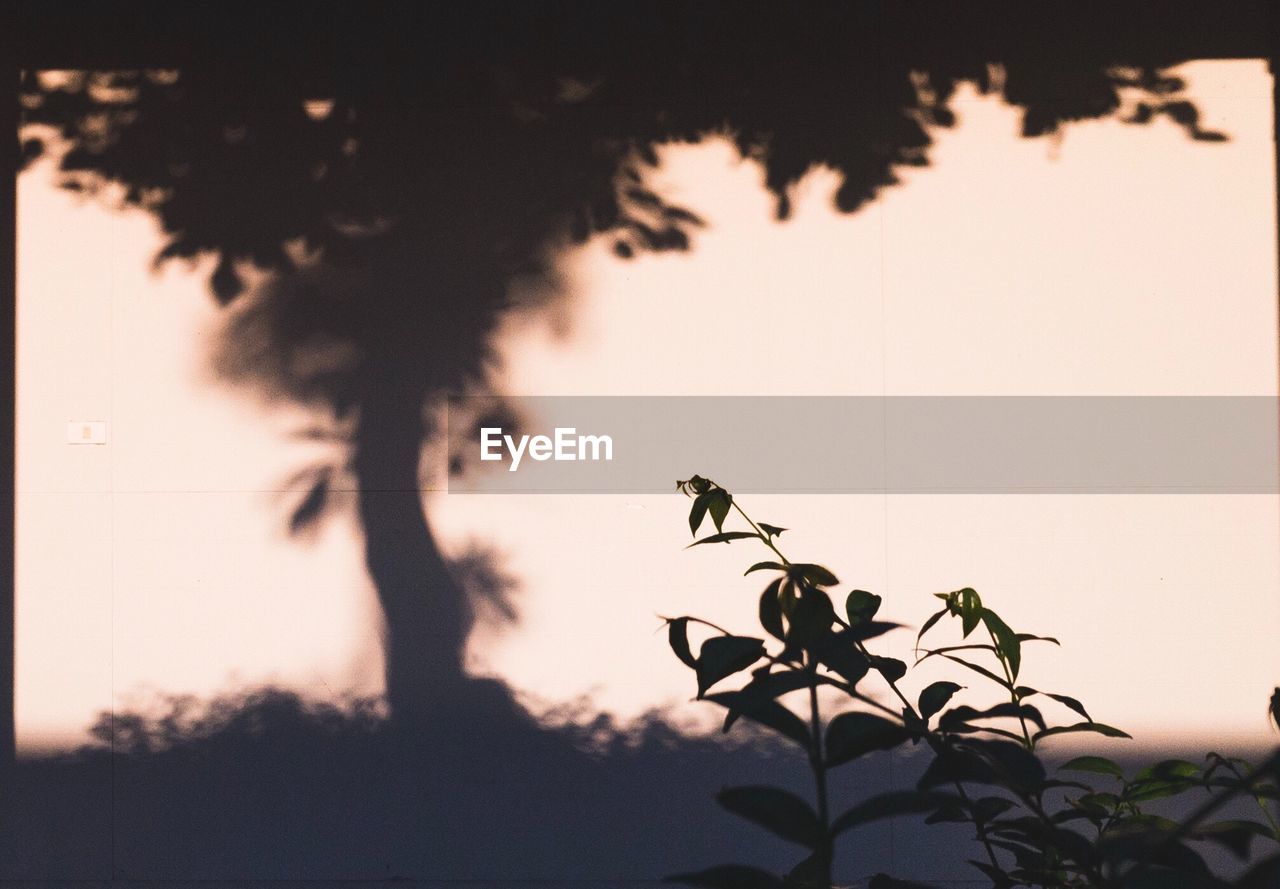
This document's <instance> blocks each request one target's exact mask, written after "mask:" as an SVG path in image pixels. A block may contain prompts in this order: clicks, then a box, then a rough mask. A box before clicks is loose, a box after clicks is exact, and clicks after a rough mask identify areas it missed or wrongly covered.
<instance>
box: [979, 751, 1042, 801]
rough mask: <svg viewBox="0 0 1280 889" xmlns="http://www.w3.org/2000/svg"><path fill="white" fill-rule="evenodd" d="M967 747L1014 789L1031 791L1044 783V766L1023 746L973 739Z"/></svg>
mask: <svg viewBox="0 0 1280 889" xmlns="http://www.w3.org/2000/svg"><path fill="white" fill-rule="evenodd" d="M965 746H966V747H968V748H969V749H971V750H973V751H975V752H977V753H979V754H981V755H982V756H983V757H984V758H985V759H986V760H987V761H988V762H989V763H991V764H992V765H993V766H994V768H995V770H996V774H997V776H998V777H999V778H1001V779H1002V781H1003V782H1004V783H1006V784H1007V785H1008V786H1010V787H1012V788H1014V789H1017V790H1024V791H1030V790H1034V789H1035V788H1037V787H1039V786H1040V785H1041V784H1043V783H1044V779H1045V773H1044V765H1042V764H1041V762H1040V760H1039V759H1038V758H1037V757H1036V755H1035V754H1034V753H1032V752H1030V751H1029V750H1027V749H1026V748H1025V747H1023V746H1022V745H1021V744H1018V743H1012V742H1009V741H1000V740H991V739H986V738H982V739H978V738H971V739H968V740H966V741H965Z"/></svg>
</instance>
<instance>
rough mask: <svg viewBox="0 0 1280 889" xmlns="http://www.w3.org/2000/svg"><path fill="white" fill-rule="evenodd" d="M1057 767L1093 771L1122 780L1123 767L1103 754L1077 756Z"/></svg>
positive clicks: (1075, 770) (1077, 770) (1074, 770)
mask: <svg viewBox="0 0 1280 889" xmlns="http://www.w3.org/2000/svg"><path fill="white" fill-rule="evenodd" d="M1059 768H1060V769H1066V770H1068V771H1072V772H1093V773H1094V774H1096V775H1110V776H1112V777H1113V778H1119V779H1121V780H1124V769H1122V768H1120V766H1119V765H1117V764H1116V763H1114V762H1112V761H1111V760H1109V759H1107V758H1106V757H1103V756H1077V757H1076V758H1075V759H1072V760H1069V761H1067V762H1064V763H1063V764H1062V765H1061V766H1059Z"/></svg>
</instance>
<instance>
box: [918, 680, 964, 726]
mask: <svg viewBox="0 0 1280 889" xmlns="http://www.w3.org/2000/svg"><path fill="white" fill-rule="evenodd" d="M961 688H963V686H961V685H957V684H956V683H954V682H947V681H946V680H942V681H940V682H935V683H933V684H932V685H930V686H929V687H928V688H926V689H925V690H924V691H922V692H920V700H919V708H920V718H921V719H923V720H925V722H928V721H929V717H931V716H933V714H935V713H937V712H938V711H939V710H941V709H942V708H943V707H945V706H946V705H947V701H949V700H951V696H952V695H954V694H955V693H956V692H958V691H959V690H960V689H961Z"/></svg>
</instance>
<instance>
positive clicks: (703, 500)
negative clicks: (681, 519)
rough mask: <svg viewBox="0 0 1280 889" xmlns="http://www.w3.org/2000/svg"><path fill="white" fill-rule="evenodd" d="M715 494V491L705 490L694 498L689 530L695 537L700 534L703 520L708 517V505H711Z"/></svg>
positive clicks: (690, 509) (690, 510) (690, 512)
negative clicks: (699, 529)
mask: <svg viewBox="0 0 1280 889" xmlns="http://www.w3.org/2000/svg"><path fill="white" fill-rule="evenodd" d="M713 494H714V492H713V491H703V492H702V493H701V494H699V495H698V496H697V497H694V498H693V505H692V506H690V507H689V531H690V532H691V533H692V534H693V536H694V537H697V536H698V528H700V527H701V526H702V520H703V519H704V518H706V515H707V507H708V506H710V505H711V499H712V496H713Z"/></svg>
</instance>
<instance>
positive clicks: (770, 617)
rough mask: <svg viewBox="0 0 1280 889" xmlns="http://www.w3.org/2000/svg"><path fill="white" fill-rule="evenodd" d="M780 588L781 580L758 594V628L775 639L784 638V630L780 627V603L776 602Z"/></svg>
mask: <svg viewBox="0 0 1280 889" xmlns="http://www.w3.org/2000/svg"><path fill="white" fill-rule="evenodd" d="M781 587H782V578H781V577H779V578H778V579H777V580H775V581H773V582H772V583H770V584H769V585H768V586H767V587H765V589H764V592H763V593H761V594H760V626H762V627H764V629H765V631H766V632H767V633H768V634H769V635H770V636H772V637H774V638H775V639H784V638H786V629H785V628H784V627H783V625H782V603H781V602H779V601H778V590H779V589H780V588H781Z"/></svg>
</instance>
